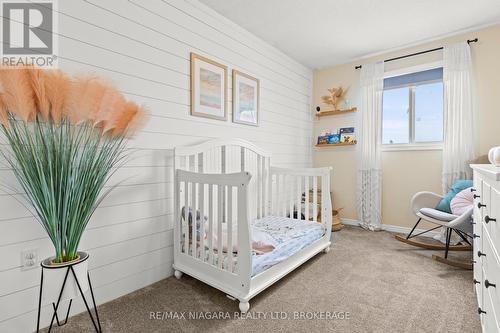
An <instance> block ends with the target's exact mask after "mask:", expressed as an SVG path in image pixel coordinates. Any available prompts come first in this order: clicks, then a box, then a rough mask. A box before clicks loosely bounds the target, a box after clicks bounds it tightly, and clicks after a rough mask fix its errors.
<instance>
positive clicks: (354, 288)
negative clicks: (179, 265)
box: [53, 227, 480, 333]
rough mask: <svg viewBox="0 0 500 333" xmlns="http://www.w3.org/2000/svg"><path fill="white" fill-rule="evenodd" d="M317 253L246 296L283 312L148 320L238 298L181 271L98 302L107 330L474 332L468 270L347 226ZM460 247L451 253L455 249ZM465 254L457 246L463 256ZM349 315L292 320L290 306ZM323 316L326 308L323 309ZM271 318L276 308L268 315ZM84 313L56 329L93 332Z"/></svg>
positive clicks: (233, 307)
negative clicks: (179, 276)
mask: <svg viewBox="0 0 500 333" xmlns="http://www.w3.org/2000/svg"><path fill="white" fill-rule="evenodd" d="M334 237H335V244H334V246H333V248H332V251H330V253H328V254H319V255H317V256H316V257H315V258H313V259H312V260H310V261H309V262H307V263H306V264H304V265H302V266H301V267H300V268H298V269H297V270H295V271H294V272H293V273H291V274H290V275H288V276H287V277H285V278H284V279H282V280H281V281H280V282H278V283H276V284H275V285H273V286H272V287H270V288H268V289H267V290H266V291H264V292H263V293H261V294H260V295H258V296H257V297H255V298H254V299H252V300H251V302H250V304H251V309H250V314H252V313H253V314H254V318H256V317H257V316H259V315H260V316H263V315H267V316H271V312H281V311H283V312H284V314H281V316H283V317H284V316H287V318H286V319H276V318H272V319H269V318H268V319H260V320H258V319H251V318H250V319H248V318H247V319H234V318H232V319H220V320H203V319H198V320H188V319H165V320H154V319H150V312H157V311H160V312H171V311H177V312H178V313H180V312H186V313H185V315H186V316H187V315H188V313H189V312H197V313H199V312H202V311H207V312H210V313H212V312H213V311H223V312H224V313H226V312H227V313H229V314H230V315H231V316H234V312H235V311H238V303H237V302H235V301H231V300H229V299H228V298H226V296H225V295H224V294H223V293H222V292H219V291H218V290H215V289H213V288H211V287H209V286H207V285H205V284H203V283H201V282H198V281H197V280H195V279H193V278H190V277H188V276H186V275H184V276H183V277H182V279H181V280H179V281H178V280H176V279H175V278H173V277H171V278H168V279H165V280H163V281H160V282H158V283H156V284H154V285H152V286H149V287H147V288H144V289H142V290H139V291H137V292H134V293H132V294H129V295H127V296H124V297H122V298H119V299H117V300H115V301H113V302H110V303H107V304H104V305H102V306H100V307H99V312H100V316H101V321H102V326H103V330H104V331H105V332H141V333H146V332H204V333H208V332H261V333H266V332H308V333H312V332H326V331H330V332H332V331H334V332H480V324H479V316H478V314H477V305H476V299H475V295H474V292H473V287H472V272H471V271H465V270H461V269H456V268H452V267H449V266H447V265H444V264H441V263H438V262H436V261H434V260H432V259H431V258H430V257H431V255H432V253H433V252H432V251H428V250H419V249H415V248H414V247H411V246H409V245H406V244H403V243H400V242H398V241H396V240H395V239H394V238H393V237H392V235H391V234H389V233H387V232H378V233H371V232H367V231H364V230H361V229H359V228H354V227H346V228H344V230H342V231H340V232H337V233H334ZM457 253H458V252H455V253H452V255H455V256H456V255H457ZM469 254H470V253H458V255H459V256H464V255H465V256H467V255H469ZM321 311H323V312H328V313H329V315H330V316H333V315H334V313H333V312H349V319H323V320H307V319H302V320H294V319H293V316H294V312H305V313H308V315H311V314H316V315H319V312H321ZM323 315H326V313H324V314H323ZM273 316H274V317H276V316H277V314H274V315H273ZM91 325H92V324H91V323H90V320H89V317H88V315H87V314H86V313H84V314H80V315H79V316H76V317H73V318H70V320H69V323H68V324H67V325H66V326H65V327H61V328H58V329H56V330H53V331H54V332H92V326H91Z"/></svg>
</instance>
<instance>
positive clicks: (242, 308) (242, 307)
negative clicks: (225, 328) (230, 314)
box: [240, 301, 250, 313]
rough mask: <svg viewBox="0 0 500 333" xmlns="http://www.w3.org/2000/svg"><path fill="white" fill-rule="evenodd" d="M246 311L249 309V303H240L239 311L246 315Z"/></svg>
mask: <svg viewBox="0 0 500 333" xmlns="http://www.w3.org/2000/svg"><path fill="white" fill-rule="evenodd" d="M248 309H250V303H248V302H241V301H240V311H241V312H242V313H246V312H247V311H248Z"/></svg>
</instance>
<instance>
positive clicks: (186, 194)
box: [182, 181, 189, 254]
mask: <svg viewBox="0 0 500 333" xmlns="http://www.w3.org/2000/svg"><path fill="white" fill-rule="evenodd" d="M188 210H189V183H188V182H187V181H185V182H184V221H182V224H183V227H182V229H183V230H182V232H183V233H184V242H183V252H184V253H186V254H187V253H188V252H189V251H188V249H189V222H188Z"/></svg>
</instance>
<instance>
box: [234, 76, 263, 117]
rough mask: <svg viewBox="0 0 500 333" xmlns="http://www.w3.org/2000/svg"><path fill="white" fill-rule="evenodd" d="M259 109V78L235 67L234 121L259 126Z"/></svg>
mask: <svg viewBox="0 0 500 333" xmlns="http://www.w3.org/2000/svg"><path fill="white" fill-rule="evenodd" d="M242 93H244V94H242ZM259 109H260V82H259V80H258V79H256V78H254V77H253V76H250V75H248V74H245V73H242V72H240V71H238V70H236V69H233V122H234V123H238V124H245V125H252V126H259V120H260V116H259Z"/></svg>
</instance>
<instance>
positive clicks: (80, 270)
mask: <svg viewBox="0 0 500 333" xmlns="http://www.w3.org/2000/svg"><path fill="white" fill-rule="evenodd" d="M78 255H79V256H80V258H79V259H77V260H74V261H71V262H67V263H63V264H52V263H51V261H52V260H54V259H55V257H51V258H47V259H45V260H44V261H42V270H43V272H42V273H43V282H42V283H43V299H44V301H45V302H51V303H52V302H53V303H57V300H58V298H59V294H60V292H61V288H62V285H63V283H64V277H65V276H66V273H68V276H67V278H66V284H65V285H64V291H63V293H62V296H61V301H65V300H69V299H73V298H76V297H78V295H80V290H79V289H78V285H77V283H76V280H75V276H76V278H77V279H78V282H79V284H80V288H81V289H82V293H85V292H86V291H87V290H88V289H89V281H88V279H87V272H88V258H89V255H88V254H87V253H85V252H78ZM72 271H74V273H75V274H73V272H72Z"/></svg>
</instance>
